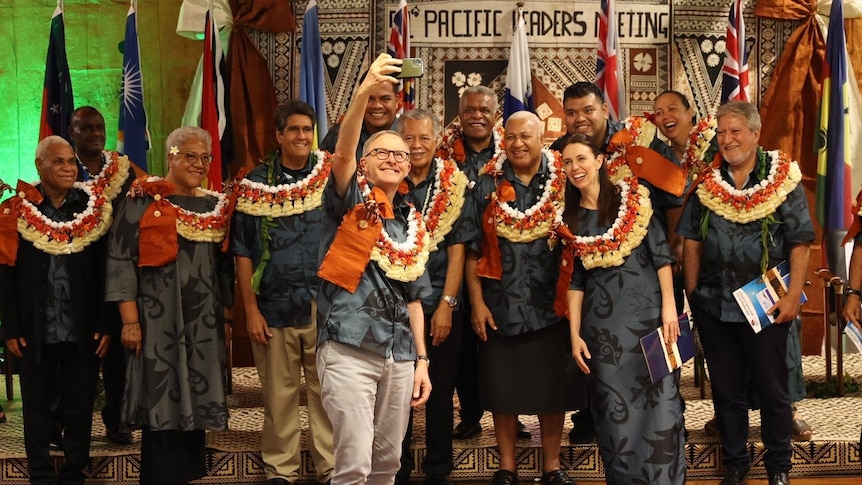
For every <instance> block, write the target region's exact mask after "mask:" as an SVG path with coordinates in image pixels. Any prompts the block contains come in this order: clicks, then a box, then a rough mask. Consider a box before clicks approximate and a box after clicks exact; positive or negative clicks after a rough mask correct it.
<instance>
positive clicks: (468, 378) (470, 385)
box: [431, 291, 485, 424]
mask: <svg viewBox="0 0 862 485" xmlns="http://www.w3.org/2000/svg"><path fill="white" fill-rule="evenodd" d="M466 295H467V292H466V291H465V292H464V296H465V297H464V301H463V302H461V313H462V315H463V317H462V320H463V324H462V326H461V349H460V351H459V353H458V378H457V382H456V384H455V387H456V389H457V390H458V402H459V403H460V404H461V410H460V411H459V413H458V415H459V417H460V418H461V422H462V423H470V424H472V423H478V422H479V420H481V419H482V414H483V413H484V412H485V411H484V410H483V409H482V405H481V403H480V402H479V337H477V336H476V332H474V331H473V325H472V324H471V323H470V314H471V313H472V307H471V306H470V302H469V301H467V298H466ZM431 385H432V386H433V385H434V381H431Z"/></svg>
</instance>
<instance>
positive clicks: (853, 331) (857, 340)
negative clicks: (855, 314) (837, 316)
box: [844, 322, 862, 354]
mask: <svg viewBox="0 0 862 485" xmlns="http://www.w3.org/2000/svg"><path fill="white" fill-rule="evenodd" d="M844 333H845V334H846V335H847V337H848V338H849V339H850V341H851V342H853V345H855V346H856V350H858V351H859V353H860V354H862V331H860V330H859V328H858V327H857V326H856V325H853V322H847V325H845V326H844Z"/></svg>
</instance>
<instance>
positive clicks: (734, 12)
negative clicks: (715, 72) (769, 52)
mask: <svg viewBox="0 0 862 485" xmlns="http://www.w3.org/2000/svg"><path fill="white" fill-rule="evenodd" d="M725 46H726V47H725V52H724V67H723V68H722V70H721V71H722V75H721V76H722V77H721V104H724V103H726V102H728V101H734V100H739V101H751V98H750V97H749V96H748V54H746V53H745V19H744V18H743V16H742V0H734V1H733V5H731V6H730V14H729V15H728V17H727V37H726V39H725Z"/></svg>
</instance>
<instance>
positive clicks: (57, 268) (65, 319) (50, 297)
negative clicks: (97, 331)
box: [37, 184, 87, 344]
mask: <svg viewBox="0 0 862 485" xmlns="http://www.w3.org/2000/svg"><path fill="white" fill-rule="evenodd" d="M39 192H41V193H42V195H43V196H44V197H45V198H44V199H43V200H42V202H41V203H40V204H39V205H38V206H37V208H38V209H39V210H40V211H41V212H42V214H44V215H45V217H47V218H48V219H51V220H52V221H56V222H68V221H71V220H73V219H74V218H75V214H77V213H81V212H83V211H84V210H86V209H87V198H86V196H85V195H84V193H83V192H81V191H80V190H77V189H72V190H70V191H69V193H68V194H67V195H66V198H65V199H64V200H63V203H62V204H60V207H56V208H55V207H54V204H52V203H51V199H50V198H48V195H47V194H46V193H45V191H44V190H43V188H42V184H39ZM68 263H69V256H68V255H64V254H60V255H56V256H51V258H50V259H49V263H48V277H47V280H46V288H45V291H46V293H45V295H46V297H45V316H46V321H47V325H46V326H45V343H48V344H56V343H60V342H75V341H77V340H78V338H77V337H76V335H75V323H74V321H73V317H72V297H71V294H72V281H71V279H70V275H69V268H68Z"/></svg>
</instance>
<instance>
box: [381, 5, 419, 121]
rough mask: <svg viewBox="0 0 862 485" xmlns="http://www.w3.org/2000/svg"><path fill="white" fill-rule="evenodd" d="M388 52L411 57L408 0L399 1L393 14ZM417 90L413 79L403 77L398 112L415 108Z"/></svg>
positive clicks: (399, 56) (397, 56) (392, 54)
mask: <svg viewBox="0 0 862 485" xmlns="http://www.w3.org/2000/svg"><path fill="white" fill-rule="evenodd" d="M386 52H387V53H388V54H389V55H390V56H392V57H395V58H397V59H405V58H407V57H410V15H409V13H408V12H407V0H401V2H399V3H398V10H396V11H395V15H393V16H392V29H390V31H389V43H388V44H387V45H386ZM415 96H416V92H415V91H414V85H413V80H412V79H402V80H401V82H400V83H399V84H398V100H399V103H398V113H399V114H401V113H402V112H404V111H408V110H411V109H413V108H414V106H415V103H414V100H415Z"/></svg>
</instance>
